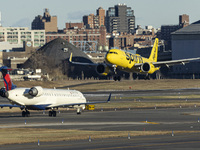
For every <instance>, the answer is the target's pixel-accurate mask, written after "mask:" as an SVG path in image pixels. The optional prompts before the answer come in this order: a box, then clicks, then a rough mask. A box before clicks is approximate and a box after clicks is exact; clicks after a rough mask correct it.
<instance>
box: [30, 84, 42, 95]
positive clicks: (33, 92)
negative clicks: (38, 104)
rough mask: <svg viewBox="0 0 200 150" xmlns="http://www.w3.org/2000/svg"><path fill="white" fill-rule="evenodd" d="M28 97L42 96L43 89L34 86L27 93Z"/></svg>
mask: <svg viewBox="0 0 200 150" xmlns="http://www.w3.org/2000/svg"><path fill="white" fill-rule="evenodd" d="M28 93H29V95H31V96H33V97H38V96H41V95H42V94H43V88H42V87H41V86H35V87H32V88H31V89H30V90H29V91H28Z"/></svg>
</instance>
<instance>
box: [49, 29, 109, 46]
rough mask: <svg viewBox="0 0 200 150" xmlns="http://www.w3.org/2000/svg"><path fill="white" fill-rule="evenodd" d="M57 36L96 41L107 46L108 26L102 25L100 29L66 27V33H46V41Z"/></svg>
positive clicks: (70, 39) (65, 38)
mask: <svg viewBox="0 0 200 150" xmlns="http://www.w3.org/2000/svg"><path fill="white" fill-rule="evenodd" d="M56 38H62V39H64V40H67V41H68V42H71V43H73V42H74V41H91V42H92V41H95V42H97V43H98V45H99V46H106V28H105V26H101V27H100V28H99V29H85V28H80V29H77V28H75V29H66V30H64V33H48V34H46V42H47V43H48V42H50V41H52V40H54V39H56Z"/></svg>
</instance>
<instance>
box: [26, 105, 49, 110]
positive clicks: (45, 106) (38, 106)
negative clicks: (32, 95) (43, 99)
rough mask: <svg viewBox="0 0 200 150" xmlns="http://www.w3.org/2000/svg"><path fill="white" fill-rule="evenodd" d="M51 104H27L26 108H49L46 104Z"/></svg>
mask: <svg viewBox="0 0 200 150" xmlns="http://www.w3.org/2000/svg"><path fill="white" fill-rule="evenodd" d="M49 105H51V104H45V105H27V106H26V108H27V109H29V110H45V109H49V108H48V106H49Z"/></svg>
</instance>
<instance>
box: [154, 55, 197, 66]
mask: <svg viewBox="0 0 200 150" xmlns="http://www.w3.org/2000/svg"><path fill="white" fill-rule="evenodd" d="M194 60H200V57H197V58H189V59H179V60H170V61H160V62H152V64H153V65H154V66H155V67H159V66H167V67H169V66H173V65H178V64H180V65H185V64H186V63H189V62H190V61H194Z"/></svg>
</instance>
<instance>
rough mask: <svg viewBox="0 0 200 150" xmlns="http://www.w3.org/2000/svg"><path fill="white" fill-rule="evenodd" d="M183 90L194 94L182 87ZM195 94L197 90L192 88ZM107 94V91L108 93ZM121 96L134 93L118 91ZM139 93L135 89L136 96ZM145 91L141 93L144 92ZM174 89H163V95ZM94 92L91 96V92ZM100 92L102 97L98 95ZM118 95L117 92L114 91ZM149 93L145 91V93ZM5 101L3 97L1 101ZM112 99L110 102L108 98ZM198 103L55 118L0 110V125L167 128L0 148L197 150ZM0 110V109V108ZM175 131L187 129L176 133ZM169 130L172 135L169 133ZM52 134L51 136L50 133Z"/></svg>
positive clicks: (199, 128)
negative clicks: (123, 135) (135, 134)
mask: <svg viewBox="0 0 200 150" xmlns="http://www.w3.org/2000/svg"><path fill="white" fill-rule="evenodd" d="M185 91H186V92H184V93H191V92H192V93H194V92H193V91H192V90H191V91H190V90H188V91H187V90H185ZM159 92H161V93H164V92H163V91H158V92H154V95H159ZM195 92H196V93H198V90H196V91H195ZM107 93H109V92H107ZM107 93H106V94H105V95H103V94H104V93H101V92H100V93H98V92H97V93H96V94H97V95H100V96H97V97H98V98H102V99H106V95H107ZM120 93H122V95H121V96H127V94H129V95H131V96H132V94H133V95H135V94H136V93H134V92H133V91H132V92H129V93H126V91H125V92H123V91H122V92H120ZM139 93H140V92H138V91H137V94H138V95H139ZM144 93H146V92H142V91H141V94H144ZM169 93H170V94H171V93H176V92H171V91H169V92H165V95H167V94H169ZM86 94H88V95H87V97H88V98H90V99H93V98H94V96H95V93H86ZM91 94H94V95H91ZM101 94H102V96H101ZM114 94H118V93H114ZM146 94H148V92H147V93H146ZM3 102H4V100H3ZM111 102H112V101H111ZM199 108H200V107H199V106H197V107H190V108H184V107H182V108H162V109H159V108H158V109H130V110H129V109H128V108H127V109H117V110H115V109H113V110H103V111H101V110H96V111H84V112H83V113H82V114H81V115H77V114H76V111H67V110H65V111H60V113H58V114H57V117H49V116H48V112H47V111H46V112H45V114H44V113H43V112H42V111H38V112H31V117H29V118H22V117H21V113H20V112H17V113H0V128H4V129H5V128H48V129H76V130H89V131H124V132H125V131H144V132H145V131H170V133H169V134H165V135H151V136H134V135H130V139H128V135H127V137H115V138H106V139H93V137H91V142H89V140H88V138H89V137H86V139H85V140H78V141H58V142H42V139H40V146H38V143H37V142H38V141H37V139H39V137H36V141H35V142H34V143H25V144H11V145H1V146H0V149H99V150H101V149H102V150H104V149H105V150H106V149H142V150H144V149H173V148H174V149H175V148H176V149H183V148H184V149H191V148H192V149H198V148H199V146H200V136H199V133H190V131H200V123H199V121H198V120H199V115H200V110H199ZM0 111H1V110H0ZM177 131H187V132H186V133H177ZM172 133H173V134H174V136H172ZM52 136H53V135H52Z"/></svg>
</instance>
